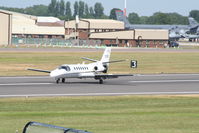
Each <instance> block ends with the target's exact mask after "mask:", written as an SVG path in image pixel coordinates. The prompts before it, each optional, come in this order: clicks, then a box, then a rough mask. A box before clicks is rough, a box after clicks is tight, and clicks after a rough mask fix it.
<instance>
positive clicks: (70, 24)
mask: <svg viewBox="0 0 199 133" xmlns="http://www.w3.org/2000/svg"><path fill="white" fill-rule="evenodd" d="M89 26H90V27H89ZM65 28H73V29H74V28H76V21H75V20H72V21H66V22H65ZM89 28H90V29H124V23H123V22H121V21H117V20H112V19H80V21H79V23H78V29H89Z"/></svg>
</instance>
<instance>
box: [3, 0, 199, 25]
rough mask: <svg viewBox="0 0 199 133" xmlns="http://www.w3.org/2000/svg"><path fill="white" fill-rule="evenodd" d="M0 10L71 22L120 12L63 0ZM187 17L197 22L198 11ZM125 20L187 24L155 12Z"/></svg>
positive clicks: (179, 17)
mask: <svg viewBox="0 0 199 133" xmlns="http://www.w3.org/2000/svg"><path fill="white" fill-rule="evenodd" d="M72 6H73V8H72ZM0 9H4V10H9V11H14V12H20V13H25V14H30V15H35V16H54V17H58V18H60V19H62V20H73V19H75V16H76V15H79V17H80V18H94V19H116V15H115V11H116V10H120V9H118V8H113V9H112V10H111V11H110V15H109V16H107V15H105V14H104V7H103V5H102V4H101V3H100V2H97V3H95V4H94V6H88V4H87V3H85V2H84V1H75V2H74V3H73V5H72V4H71V2H70V1H65V0H51V2H50V4H49V5H34V6H31V7H27V8H9V7H0ZM72 9H73V11H72ZM189 17H193V18H194V19H196V20H197V21H198V22H199V10H192V11H190V13H189ZM127 18H128V20H129V22H130V23H131V24H188V17H186V16H182V15H180V14H178V13H162V12H156V13H154V14H153V15H152V16H139V15H138V14H137V13H134V12H132V13H130V14H129V15H128V17H127Z"/></svg>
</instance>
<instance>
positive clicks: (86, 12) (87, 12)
mask: <svg viewBox="0 0 199 133" xmlns="http://www.w3.org/2000/svg"><path fill="white" fill-rule="evenodd" d="M84 17H85V18H89V17H90V12H89V7H88V4H85V9H84Z"/></svg>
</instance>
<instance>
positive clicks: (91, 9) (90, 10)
mask: <svg viewBox="0 0 199 133" xmlns="http://www.w3.org/2000/svg"><path fill="white" fill-rule="evenodd" d="M89 12H90V18H94V17H95V13H94V10H93V7H90V8H89Z"/></svg>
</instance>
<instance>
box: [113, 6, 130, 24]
mask: <svg viewBox="0 0 199 133" xmlns="http://www.w3.org/2000/svg"><path fill="white" fill-rule="evenodd" d="M115 14H116V17H117V20H119V21H122V22H124V24H125V27H126V28H129V27H130V23H129V21H128V19H127V17H126V16H124V12H123V11H122V10H116V11H115Z"/></svg>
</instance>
